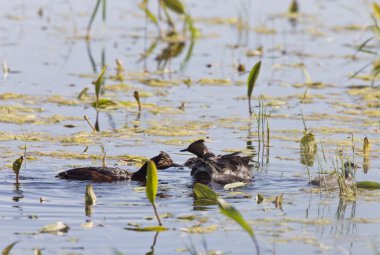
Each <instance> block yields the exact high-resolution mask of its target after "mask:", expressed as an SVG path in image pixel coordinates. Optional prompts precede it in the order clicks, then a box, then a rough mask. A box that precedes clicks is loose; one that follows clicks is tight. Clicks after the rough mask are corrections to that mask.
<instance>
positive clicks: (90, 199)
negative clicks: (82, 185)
mask: <svg viewBox="0 0 380 255" xmlns="http://www.w3.org/2000/svg"><path fill="white" fill-rule="evenodd" d="M84 200H85V203H86V204H90V205H94V204H95V202H96V195H95V192H94V189H93V187H92V185H91V184H88V185H87V186H86V194H85V198H84Z"/></svg>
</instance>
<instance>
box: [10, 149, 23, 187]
mask: <svg viewBox="0 0 380 255" xmlns="http://www.w3.org/2000/svg"><path fill="white" fill-rule="evenodd" d="M23 161H24V156H21V157H19V158H18V159H16V160H15V161H14V162H13V165H12V168H13V172H14V173H15V174H16V184H19V173H20V169H21V166H22V162H23Z"/></svg>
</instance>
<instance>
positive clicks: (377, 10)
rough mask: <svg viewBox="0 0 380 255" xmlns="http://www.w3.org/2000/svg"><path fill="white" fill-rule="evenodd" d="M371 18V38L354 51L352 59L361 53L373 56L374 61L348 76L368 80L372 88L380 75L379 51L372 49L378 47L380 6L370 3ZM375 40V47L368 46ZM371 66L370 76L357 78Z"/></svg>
mask: <svg viewBox="0 0 380 255" xmlns="http://www.w3.org/2000/svg"><path fill="white" fill-rule="evenodd" d="M371 18H372V21H373V28H374V29H372V31H373V33H374V35H373V36H371V37H369V38H367V39H366V40H364V41H363V42H362V43H361V44H360V45H359V46H358V47H357V49H356V51H355V53H354V54H353V58H354V59H355V58H356V55H357V54H358V53H359V52H361V53H364V54H370V55H372V56H374V60H373V61H371V62H369V63H368V64H366V65H364V66H363V67H362V68H360V69H359V70H358V71H356V72H355V73H354V74H352V75H351V76H350V79H352V78H363V79H364V80H369V81H370V82H371V85H372V86H373V85H374V84H375V81H376V79H378V76H379V74H380V60H379V51H378V50H376V48H375V49H374V47H377V46H378V41H379V38H380V26H379V24H378V20H380V5H379V4H377V3H375V2H373V3H372V13H371ZM375 40H377V42H376V43H375V44H374V45H376V46H373V45H370V43H371V42H373V41H375ZM371 65H372V70H371V74H368V75H363V76H362V77H359V74H360V73H362V72H363V71H364V70H365V69H367V67H369V66H371Z"/></svg>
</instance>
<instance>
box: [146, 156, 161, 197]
mask: <svg viewBox="0 0 380 255" xmlns="http://www.w3.org/2000/svg"><path fill="white" fill-rule="evenodd" d="M157 188H158V173H157V167H156V164H155V163H154V162H153V161H152V160H149V161H148V168H147V176H146V196H147V198H148V199H149V201H150V203H151V204H154V201H155V199H156V194H157Z"/></svg>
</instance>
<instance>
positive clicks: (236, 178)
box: [181, 139, 253, 185]
mask: <svg viewBox="0 0 380 255" xmlns="http://www.w3.org/2000/svg"><path fill="white" fill-rule="evenodd" d="M204 142H205V141H204V140H203V139H201V140H197V141H195V142H193V143H191V144H190V145H189V146H188V147H187V148H186V149H183V150H181V151H182V152H184V151H188V152H191V153H193V154H195V155H196V156H197V157H194V158H190V159H188V160H187V161H186V163H185V164H184V165H185V166H186V167H188V168H191V176H192V177H193V179H194V181H195V182H201V183H205V184H208V183H210V182H211V181H212V182H215V183H218V184H222V185H225V184H228V183H233V182H249V181H251V180H252V178H253V175H252V172H251V169H252V167H253V165H251V164H250V162H251V161H252V160H251V157H249V156H245V157H242V156H239V153H240V152H234V153H231V154H226V155H219V156H216V155H215V154H213V153H211V152H209V150H208V148H207V147H206V145H205V144H204Z"/></svg>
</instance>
